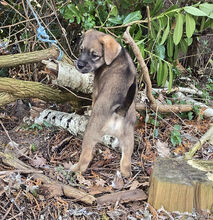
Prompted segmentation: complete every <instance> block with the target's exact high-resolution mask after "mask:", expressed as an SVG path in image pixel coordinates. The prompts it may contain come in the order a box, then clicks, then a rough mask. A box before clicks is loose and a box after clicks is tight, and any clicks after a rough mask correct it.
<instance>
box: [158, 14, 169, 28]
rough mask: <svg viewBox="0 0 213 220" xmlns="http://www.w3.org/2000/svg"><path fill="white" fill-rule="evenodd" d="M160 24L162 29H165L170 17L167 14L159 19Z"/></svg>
mask: <svg viewBox="0 0 213 220" xmlns="http://www.w3.org/2000/svg"><path fill="white" fill-rule="evenodd" d="M159 24H160V27H161V28H162V29H165V27H166V25H167V24H168V19H167V17H166V16H163V17H161V18H160V19H159Z"/></svg>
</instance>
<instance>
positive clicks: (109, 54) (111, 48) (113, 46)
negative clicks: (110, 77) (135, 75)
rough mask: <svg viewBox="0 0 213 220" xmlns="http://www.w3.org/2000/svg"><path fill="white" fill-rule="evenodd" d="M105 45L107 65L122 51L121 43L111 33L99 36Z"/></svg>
mask: <svg viewBox="0 0 213 220" xmlns="http://www.w3.org/2000/svg"><path fill="white" fill-rule="evenodd" d="M99 40H100V42H101V43H102V44H103V46H104V60H105V63H106V64H107V65H110V64H111V63H112V61H113V60H114V59H115V58H116V57H117V56H118V54H119V53H120V51H121V45H120V44H119V43H118V42H117V41H116V40H115V39H114V38H113V37H111V36H110V35H104V36H102V37H100V38H99Z"/></svg>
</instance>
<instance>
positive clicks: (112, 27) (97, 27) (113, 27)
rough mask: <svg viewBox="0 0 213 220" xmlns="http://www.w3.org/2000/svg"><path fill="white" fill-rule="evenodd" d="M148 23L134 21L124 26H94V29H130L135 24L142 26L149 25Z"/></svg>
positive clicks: (145, 21)
mask: <svg viewBox="0 0 213 220" xmlns="http://www.w3.org/2000/svg"><path fill="white" fill-rule="evenodd" d="M147 22H148V21H147V20H146V19H145V20H138V21H132V22H130V23H128V24H122V25H117V26H110V27H102V26H94V28H96V29H99V28H103V29H116V28H124V27H129V26H131V25H133V24H141V23H147Z"/></svg>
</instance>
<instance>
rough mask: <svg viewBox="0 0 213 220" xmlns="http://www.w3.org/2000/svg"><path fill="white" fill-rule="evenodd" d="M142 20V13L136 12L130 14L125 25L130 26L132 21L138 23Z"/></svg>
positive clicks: (124, 22)
mask: <svg viewBox="0 0 213 220" xmlns="http://www.w3.org/2000/svg"><path fill="white" fill-rule="evenodd" d="M141 18H142V15H141V12H140V11H134V12H131V13H129V14H128V15H127V16H126V18H125V19H124V21H123V24H128V23H130V22H132V21H137V20H140V19H141Z"/></svg>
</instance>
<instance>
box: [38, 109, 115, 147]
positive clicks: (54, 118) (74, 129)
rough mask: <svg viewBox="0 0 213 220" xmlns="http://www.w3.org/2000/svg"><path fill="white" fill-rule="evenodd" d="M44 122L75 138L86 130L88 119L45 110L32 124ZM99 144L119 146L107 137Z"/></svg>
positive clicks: (113, 139) (111, 138)
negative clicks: (66, 131) (67, 132)
mask: <svg viewBox="0 0 213 220" xmlns="http://www.w3.org/2000/svg"><path fill="white" fill-rule="evenodd" d="M44 121H46V122H48V123H50V124H52V125H54V126H57V127H62V128H64V129H66V130H68V131H69V132H70V133H71V134H73V135H75V136H77V135H80V136H82V135H83V134H84V132H85V130H86V125H87V123H88V117H86V116H84V115H78V114H76V113H65V112H59V111H54V110H50V109H46V110H44V111H42V112H40V115H39V116H38V117H36V118H35V119H34V122H35V123H37V124H43V122H44ZM101 142H102V143H103V144H105V145H107V146H111V147H112V148H116V147H118V146H119V141H118V139H117V138H115V137H112V136H109V135H105V136H103V138H102V141H101Z"/></svg>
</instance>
